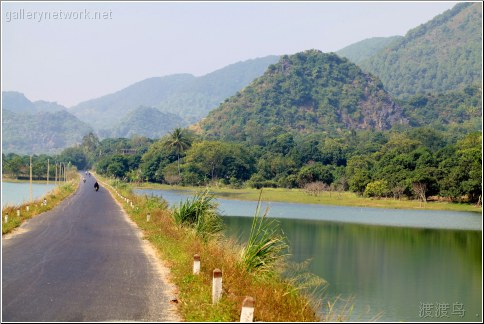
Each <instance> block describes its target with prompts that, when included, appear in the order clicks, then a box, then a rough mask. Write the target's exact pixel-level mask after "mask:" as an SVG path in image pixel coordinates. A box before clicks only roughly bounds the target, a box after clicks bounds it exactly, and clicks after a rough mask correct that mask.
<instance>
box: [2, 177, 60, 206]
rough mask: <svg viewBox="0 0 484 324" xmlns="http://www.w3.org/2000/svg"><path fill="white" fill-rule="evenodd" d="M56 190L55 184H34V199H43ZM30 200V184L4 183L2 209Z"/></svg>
mask: <svg viewBox="0 0 484 324" xmlns="http://www.w3.org/2000/svg"><path fill="white" fill-rule="evenodd" d="M54 188H55V185H54V184H42V183H33V184H32V198H33V199H34V200H36V199H39V198H42V197H43V196H44V195H45V194H46V193H48V192H49V191H51V190H52V189H54ZM29 200H30V184H29V183H28V182H3V181H2V208H3V207H5V206H7V205H10V206H13V205H21V204H23V203H26V202H28V201H29Z"/></svg>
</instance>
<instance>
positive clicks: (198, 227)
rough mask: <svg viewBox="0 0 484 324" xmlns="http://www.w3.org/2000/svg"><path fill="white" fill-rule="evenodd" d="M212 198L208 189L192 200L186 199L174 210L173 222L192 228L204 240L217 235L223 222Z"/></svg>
mask: <svg viewBox="0 0 484 324" xmlns="http://www.w3.org/2000/svg"><path fill="white" fill-rule="evenodd" d="M214 198H215V197H214V196H213V195H211V194H209V192H208V189H206V190H205V191H203V192H199V193H197V194H196V195H195V196H194V197H193V198H192V199H189V198H187V200H186V201H185V202H180V204H179V206H178V207H176V208H175V209H174V211H173V214H172V215H173V220H174V221H175V223H176V224H178V225H181V226H185V227H189V228H192V229H193V230H194V231H195V233H196V234H197V235H198V236H200V237H202V238H203V239H205V240H207V239H208V238H209V237H213V236H214V235H217V234H218V233H220V232H221V231H222V229H223V220H222V218H221V217H220V215H219V214H218V212H217V203H216V202H215V201H214Z"/></svg>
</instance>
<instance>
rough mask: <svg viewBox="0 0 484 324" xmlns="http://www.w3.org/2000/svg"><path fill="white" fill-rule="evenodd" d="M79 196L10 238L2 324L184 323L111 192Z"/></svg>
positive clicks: (89, 185) (83, 188)
mask: <svg viewBox="0 0 484 324" xmlns="http://www.w3.org/2000/svg"><path fill="white" fill-rule="evenodd" d="M86 178H87V181H86V183H82V182H81V184H80V188H79V189H78V190H77V192H76V193H75V194H74V195H73V196H71V197H69V198H68V199H66V200H65V201H63V202H62V203H61V204H60V205H59V206H57V207H56V208H54V209H53V210H51V211H49V212H47V213H44V214H42V215H39V216H37V217H34V218H33V219H31V220H30V221H29V222H28V223H26V224H24V225H23V226H22V227H21V228H20V230H19V231H18V232H17V234H13V235H10V236H8V237H5V238H2V322H3V321H8V322H11V321H22V322H24V321H25V322H44V321H45V322H52V321H53V322H56V321H61V322H69V321H75V322H80V321H151V322H158V321H178V320H179V319H178V318H177V316H176V314H175V312H174V306H173V305H172V304H171V303H170V300H171V299H172V298H173V296H174V295H173V294H172V290H171V288H172V287H171V286H169V285H168V284H166V283H165V282H164V279H163V274H162V273H160V268H159V267H158V264H157V262H155V261H154V259H155V258H154V257H152V256H150V254H149V253H146V252H145V251H146V249H145V248H144V247H143V244H145V243H143V242H142V239H141V238H140V234H139V231H138V230H137V229H136V228H135V227H133V225H131V224H130V223H129V222H128V221H127V218H126V216H125V215H124V214H123V211H122V209H121V208H120V206H119V205H118V204H117V203H116V202H115V201H114V199H113V198H112V197H111V195H110V194H109V192H108V191H107V189H105V188H103V186H102V185H101V188H100V189H99V191H98V192H95V191H94V181H95V180H94V177H92V176H91V177H86Z"/></svg>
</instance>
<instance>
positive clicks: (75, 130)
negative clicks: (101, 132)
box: [2, 109, 91, 154]
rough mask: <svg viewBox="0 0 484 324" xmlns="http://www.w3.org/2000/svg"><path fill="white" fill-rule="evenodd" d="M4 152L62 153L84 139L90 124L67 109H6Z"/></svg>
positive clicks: (3, 138)
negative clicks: (33, 110)
mask: <svg viewBox="0 0 484 324" xmlns="http://www.w3.org/2000/svg"><path fill="white" fill-rule="evenodd" d="M2 117H3V120H2V135H3V136H2V149H3V152H4V153H10V152H14V153H18V154H40V153H48V154H53V153H60V151H62V150H63V149H64V148H66V147H70V146H74V145H75V144H78V143H80V142H81V140H82V137H83V136H84V135H86V134H87V133H89V131H91V128H90V127H89V126H88V125H86V124H85V123H83V122H81V121H80V120H79V119H77V118H76V117H74V116H73V115H72V114H70V113H68V112H67V111H65V110H63V111H57V112H39V113H14V112H12V111H10V110H8V109H6V110H4V111H3V116H2Z"/></svg>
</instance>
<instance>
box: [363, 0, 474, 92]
mask: <svg viewBox="0 0 484 324" xmlns="http://www.w3.org/2000/svg"><path fill="white" fill-rule="evenodd" d="M359 65H360V66H361V67H362V68H363V69H364V70H365V71H367V72H370V73H372V74H374V75H377V76H378V77H379V78H380V79H381V80H382V82H383V84H384V85H385V89H386V90H387V91H389V92H390V93H392V94H393V95H396V96H398V97H400V98H405V97H408V96H411V95H414V94H419V93H432V94H437V93H442V92H446V91H449V90H457V89H463V88H464V87H466V86H469V85H472V84H475V83H480V82H481V79H482V3H480V2H479V3H459V4H457V5H455V6H454V7H453V8H452V9H450V10H447V11H446V12H444V13H443V14H441V15H438V16H436V17H435V18H434V19H432V20H430V21H429V22H427V23H425V24H423V25H420V26H418V27H416V28H414V29H412V30H410V31H409V32H408V33H407V34H406V35H405V37H404V38H402V39H400V40H397V41H395V42H394V43H392V44H390V45H389V46H388V47H386V48H384V49H383V50H382V51H381V52H379V53H377V54H375V55H373V56H372V57H370V58H368V59H366V60H364V61H362V62H360V64H359Z"/></svg>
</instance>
